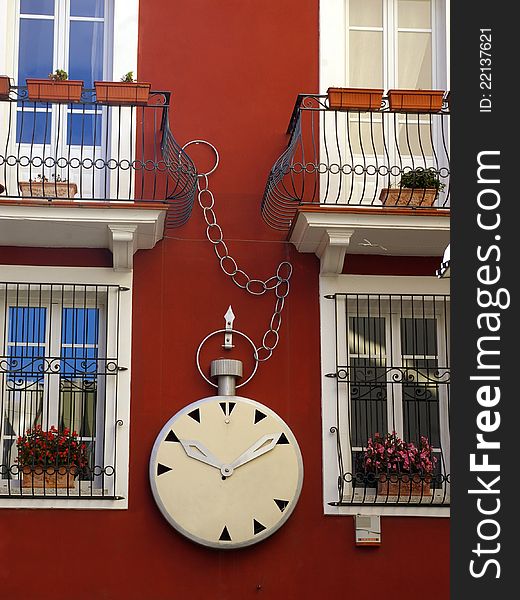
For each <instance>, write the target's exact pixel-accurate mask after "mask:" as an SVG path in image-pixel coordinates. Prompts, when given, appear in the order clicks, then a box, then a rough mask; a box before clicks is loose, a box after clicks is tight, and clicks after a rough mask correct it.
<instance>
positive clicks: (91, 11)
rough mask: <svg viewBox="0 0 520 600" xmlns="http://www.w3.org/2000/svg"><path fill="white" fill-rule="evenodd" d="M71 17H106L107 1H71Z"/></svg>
mask: <svg viewBox="0 0 520 600" xmlns="http://www.w3.org/2000/svg"><path fill="white" fill-rule="evenodd" d="M70 16H71V17H104V16H105V0H70Z"/></svg>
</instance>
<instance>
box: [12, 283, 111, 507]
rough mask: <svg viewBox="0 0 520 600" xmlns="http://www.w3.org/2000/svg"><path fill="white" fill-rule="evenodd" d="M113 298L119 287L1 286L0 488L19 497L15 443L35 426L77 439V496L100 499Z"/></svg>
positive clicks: (105, 483)
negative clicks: (8, 486)
mask: <svg viewBox="0 0 520 600" xmlns="http://www.w3.org/2000/svg"><path fill="white" fill-rule="evenodd" d="M118 294H119V289H118V287H117V286H83V285H75V286H66V285H62V284H53V285H38V284H11V283H0V319H2V327H3V329H2V330H5V332H6V333H5V337H4V338H2V343H3V345H4V348H3V351H2V350H0V355H3V356H6V357H7V358H8V360H7V361H4V362H3V363H2V361H0V375H3V374H5V377H3V378H0V382H2V383H1V385H0V411H1V413H0V450H1V454H2V463H1V464H2V465H3V467H2V469H1V470H0V485H2V480H5V479H11V480H14V482H16V485H14V487H12V493H18V494H20V493H22V494H23V486H22V487H20V485H18V481H20V483H21V479H20V478H19V477H18V469H17V468H16V465H17V460H18V458H19V457H18V446H17V440H18V436H21V435H24V434H25V433H26V432H27V430H33V429H34V428H35V426H40V427H41V429H42V430H43V431H44V432H51V431H52V430H53V429H54V428H55V431H60V432H62V433H63V432H65V430H66V429H68V430H70V431H71V432H76V434H77V436H78V437H77V443H78V444H82V445H84V452H85V456H86V458H87V460H86V463H83V462H82V464H81V469H79V470H78V472H77V473H76V472H75V475H76V479H77V485H76V487H75V490H76V492H75V494H76V495H78V494H79V490H80V489H81V490H82V491H81V495H92V494H94V493H96V494H97V495H99V494H101V495H102V494H103V493H106V492H103V491H102V490H106V489H108V488H109V487H110V486H111V482H112V483H113V481H114V466H113V465H114V461H115V456H114V454H113V445H112V443H113V439H112V437H111V436H113V429H112V428H113V424H114V412H113V411H114V407H115V394H116V393H117V392H116V381H115V376H116V374H117V356H115V357H111V358H108V357H107V343H108V342H109V341H110V340H108V339H107V337H108V331H109V330H110V331H112V332H113V334H116V333H117V329H116V330H114V324H115V323H118V322H119V321H118V318H119V314H118V310H119V309H118V302H117V298H118ZM109 298H111V299H112V300H111V308H109V307H108V304H109ZM0 335H1V334H0ZM53 460H60V459H59V458H56V459H54V458H53ZM25 465H27V463H25ZM22 466H23V465H22ZM32 466H33V468H34V466H35V465H32ZM40 466H41V462H40ZM43 466H45V465H43ZM67 466H68V467H74V468H75V465H73V464H69V465H67ZM107 476H108V477H110V478H111V479H109V480H107ZM14 482H13V484H14ZM80 482H85V486H86V487H81V486H80ZM47 485H48V488H49V490H48V491H49V494H50V495H52V494H53V493H56V489H57V488H56V486H53V484H52V481H50V483H49V482H48V483H47ZM94 490H97V492H94ZM10 493H11V492H10ZM40 493H43V495H45V494H46V492H45V491H43V492H40Z"/></svg>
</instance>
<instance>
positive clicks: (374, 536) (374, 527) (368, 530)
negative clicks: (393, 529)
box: [354, 515, 381, 546]
mask: <svg viewBox="0 0 520 600" xmlns="http://www.w3.org/2000/svg"><path fill="white" fill-rule="evenodd" d="M354 522H355V525H356V546H380V545H381V517H380V516H379V515H355V517H354Z"/></svg>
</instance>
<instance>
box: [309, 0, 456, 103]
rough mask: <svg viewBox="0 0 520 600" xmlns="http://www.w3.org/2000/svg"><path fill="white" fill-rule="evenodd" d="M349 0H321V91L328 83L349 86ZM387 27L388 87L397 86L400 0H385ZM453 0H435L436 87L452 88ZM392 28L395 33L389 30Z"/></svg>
mask: <svg viewBox="0 0 520 600" xmlns="http://www.w3.org/2000/svg"><path fill="white" fill-rule="evenodd" d="M348 1H349V0H326V1H324V0H322V2H320V91H321V93H322V94H325V93H326V91H327V88H328V87H331V86H339V87H348V84H349V83H348V72H349V60H348V49H349V44H348V32H349V25H348V6H347V4H348ZM384 2H385V10H384V21H383V28H384V31H385V35H384V40H386V44H385V41H384V42H383V47H384V58H383V62H384V64H383V80H384V88H385V89H388V88H392V87H395V86H394V83H395V81H396V73H397V60H396V57H395V51H394V52H390V48H391V46H392V45H393V43H394V41H395V40H394V31H395V27H394V22H395V15H396V12H397V8H396V3H397V0H384ZM449 15H450V0H432V23H431V26H432V30H433V35H432V78H433V81H432V88H433V89H444V90H447V89H449V81H450V79H449V76H450V73H449V64H450V56H449V31H450V16H449ZM388 32H391V34H388Z"/></svg>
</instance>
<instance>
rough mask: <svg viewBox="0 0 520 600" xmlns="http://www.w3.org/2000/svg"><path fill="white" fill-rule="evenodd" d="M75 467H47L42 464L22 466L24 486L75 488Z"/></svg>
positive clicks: (35, 487)
mask: <svg viewBox="0 0 520 600" xmlns="http://www.w3.org/2000/svg"><path fill="white" fill-rule="evenodd" d="M75 473H76V468H75V467H70V468H67V467H47V469H44V468H43V466H41V465H35V466H34V467H29V466H25V467H23V468H22V488H34V489H43V488H45V489H58V488H59V489H63V488H66V489H70V488H73V487H74V485H75V483H74V475H75Z"/></svg>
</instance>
